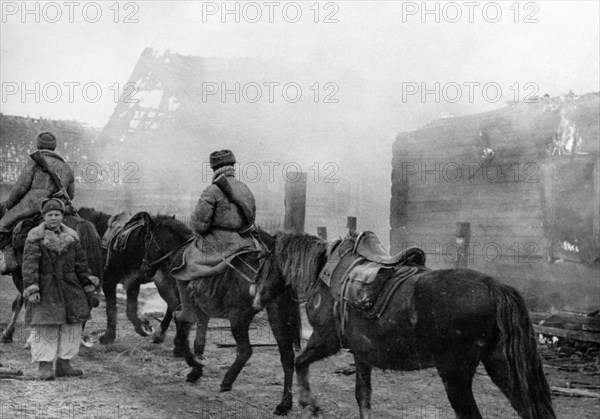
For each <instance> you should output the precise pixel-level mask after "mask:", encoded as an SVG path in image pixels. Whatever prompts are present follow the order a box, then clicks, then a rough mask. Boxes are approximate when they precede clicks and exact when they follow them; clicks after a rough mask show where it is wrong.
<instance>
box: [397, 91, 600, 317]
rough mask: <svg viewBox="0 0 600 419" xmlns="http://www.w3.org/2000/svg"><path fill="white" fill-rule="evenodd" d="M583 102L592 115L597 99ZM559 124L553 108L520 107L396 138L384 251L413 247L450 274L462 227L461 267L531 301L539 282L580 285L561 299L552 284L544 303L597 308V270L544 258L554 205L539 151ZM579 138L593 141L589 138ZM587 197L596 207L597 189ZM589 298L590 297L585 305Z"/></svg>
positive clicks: (442, 122) (542, 153)
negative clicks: (464, 259) (466, 231)
mask: <svg viewBox="0 0 600 419" xmlns="http://www.w3.org/2000/svg"><path fill="white" fill-rule="evenodd" d="M592 99H593V100H594V101H595V112H596V114H597V112H598V99H597V95H596V96H595V98H592ZM593 110H594V107H593V106H592V111H593ZM559 121H560V114H559V113H558V111H557V110H553V111H548V110H547V109H544V108H542V107H541V106H539V105H538V106H527V105H522V106H518V107H516V108H511V107H507V108H503V109H501V110H498V111H495V112H490V113H486V114H480V115H473V116H468V117H460V118H452V119H448V120H440V121H435V122H433V123H432V124H430V125H428V126H426V127H424V128H422V129H420V130H418V131H414V132H410V133H402V134H399V135H398V137H397V140H396V142H395V144H394V148H393V162H392V167H393V170H392V199H391V218H390V225H391V228H392V229H391V231H390V243H391V251H392V252H394V253H395V252H397V251H400V250H402V249H403V248H406V247H408V246H411V245H418V246H420V247H422V248H424V250H425V251H426V253H427V257H428V260H429V262H428V265H429V266H430V267H432V268H438V269H439V268H454V266H455V263H456V250H457V245H456V223H457V222H469V223H470V224H471V247H470V254H469V256H470V258H469V268H473V269H476V270H479V271H482V272H487V273H490V274H493V275H497V276H501V277H503V278H504V280H505V281H506V282H508V283H511V284H513V285H515V286H517V288H520V289H521V290H525V291H528V293H529V294H536V293H537V291H536V290H537V289H538V288H539V284H540V281H541V283H543V282H544V281H549V282H555V283H557V284H563V285H564V283H565V281H567V282H568V283H569V284H572V283H573V281H575V282H577V283H578V284H583V285H582V286H583V288H581V290H580V292H574V293H571V294H572V295H568V294H569V292H566V291H560V290H559V289H558V288H560V287H561V286H562V285H558V286H557V291H556V293H558V294H559V297H558V298H556V300H557V301H554V302H553V303H552V304H553V305H561V304H562V305H566V304H567V303H569V304H571V303H573V304H575V303H577V302H576V301H575V300H577V299H580V300H583V301H582V302H581V301H580V302H579V303H577V304H580V305H590V304H592V305H593V304H598V305H600V301H598V300H599V299H598V297H597V295H598V294H599V293H598V282H597V279H596V278H597V275H598V268H597V266H596V267H595V268H594V267H589V266H583V264H578V265H579V266H577V267H572V266H571V267H570V268H569V266H568V265H571V264H568V265H560V264H557V263H553V264H549V263H548V260H547V259H548V255H549V250H550V234H551V231H552V230H551V228H550V225H551V221H552V220H553V205H555V203H554V201H553V199H555V197H554V196H552V191H553V190H554V189H553V188H555V185H554V184H553V181H554V180H555V179H553V178H552V176H550V174H551V172H552V170H551V168H550V169H549V163H548V161H549V158H548V156H547V144H548V142H549V141H551V139H552V138H553V135H554V133H555V132H556V127H557V126H558V123H559ZM587 132H588V134H587V135H588V138H587V141H589V142H593V141H594V137H593V136H590V135H591V134H590V132H591V133H592V134H593V133H594V131H593V130H589V129H588V131H587ZM595 141H596V142H598V129H596V131H595ZM590 147H592V152H591V153H595V155H594V154H588V155H586V159H587V161H589V160H590V159H591V160H592V161H594V160H595V165H596V167H597V166H598V153H597V146H594V145H590ZM593 147H596V149H593ZM486 149H491V150H493V157H492V152H489V151H488V152H487V153H486V151H485V150H486ZM576 171H577V170H575V172H576ZM596 173H597V169H596ZM595 189H596V196H595V200H594V197H593V196H590V202H589V205H590V206H593V205H594V204H593V202H595V201H597V200H598V196H597V189H598V186H597V184H596V188H595ZM592 195H593V193H592ZM598 216H599V215H598V214H596V218H597V217H598ZM595 223H596V224H595V225H597V224H598V222H597V221H596V222H595ZM568 276H571V278H568ZM569 281H570V282H569ZM590 287H591V288H590ZM590 290H593V291H595V294H596V297H591V298H588V296H587V295H586V293H589V292H590ZM548 291H549V292H554V290H551V289H550V288H549V289H548ZM561 292H564V294H565V295H564V296H560V294H561ZM534 297H535V295H534Z"/></svg>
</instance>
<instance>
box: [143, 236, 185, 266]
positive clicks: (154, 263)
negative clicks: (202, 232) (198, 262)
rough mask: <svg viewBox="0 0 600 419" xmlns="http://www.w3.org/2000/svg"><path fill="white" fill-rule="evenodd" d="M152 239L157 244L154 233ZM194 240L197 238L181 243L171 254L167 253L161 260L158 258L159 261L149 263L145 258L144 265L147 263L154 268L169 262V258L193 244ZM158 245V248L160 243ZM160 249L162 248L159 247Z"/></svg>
mask: <svg viewBox="0 0 600 419" xmlns="http://www.w3.org/2000/svg"><path fill="white" fill-rule="evenodd" d="M151 239H152V241H154V242H155V243H156V240H155V239H154V235H153V234H152V233H151ZM194 239H195V237H190V238H189V239H188V240H186V241H184V242H183V243H181V244H180V245H179V246H177V247H175V248H174V249H173V250H171V251H170V252H168V253H166V254H165V255H163V256H161V257H160V258H158V259H156V260H154V261H152V262H148V260H146V258H145V257H144V260H143V263H145V264H146V265H148V267H150V268H153V267H155V266H156V265H159V264H160V263H162V262H164V261H165V260H167V259H168V258H170V257H171V256H173V255H174V254H175V253H177V252H178V251H179V250H180V249H181V248H182V247H185V246H186V245H188V244H189V243H191V242H193V241H194ZM156 245H157V246H158V243H156ZM159 249H160V247H159Z"/></svg>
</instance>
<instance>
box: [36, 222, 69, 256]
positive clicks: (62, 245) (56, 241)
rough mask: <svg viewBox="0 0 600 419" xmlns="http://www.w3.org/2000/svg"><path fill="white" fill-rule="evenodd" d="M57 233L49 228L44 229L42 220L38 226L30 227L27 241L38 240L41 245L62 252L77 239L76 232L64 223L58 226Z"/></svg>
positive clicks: (44, 224) (44, 225)
mask: <svg viewBox="0 0 600 419" xmlns="http://www.w3.org/2000/svg"><path fill="white" fill-rule="evenodd" d="M59 231H60V233H59V234H56V233H54V232H52V231H50V230H46V223H45V222H43V223H41V224H40V225H39V226H37V227H35V228H34V229H32V230H31V231H30V232H29V234H28V235H27V240H29V241H40V242H41V244H42V246H44V247H45V248H47V249H48V250H52V251H54V252H56V253H62V252H64V250H65V249H66V248H67V247H68V246H69V245H70V244H72V243H74V242H75V241H77V240H79V236H78V235H77V232H76V231H75V230H73V229H71V228H69V227H67V226H66V225H64V224H61V225H60V227H59Z"/></svg>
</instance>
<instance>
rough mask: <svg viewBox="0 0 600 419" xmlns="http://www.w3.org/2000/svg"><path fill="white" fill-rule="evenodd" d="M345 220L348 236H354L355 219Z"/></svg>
mask: <svg viewBox="0 0 600 419" xmlns="http://www.w3.org/2000/svg"><path fill="white" fill-rule="evenodd" d="M346 220H347V221H346V227H348V236H356V217H348V218H347V219H346Z"/></svg>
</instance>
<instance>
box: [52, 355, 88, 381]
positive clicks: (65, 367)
mask: <svg viewBox="0 0 600 419" xmlns="http://www.w3.org/2000/svg"><path fill="white" fill-rule="evenodd" d="M80 375H83V371H81V370H78V369H75V368H73V367H71V364H69V360H68V359H62V358H58V359H57V360H56V376H57V377H78V376H80Z"/></svg>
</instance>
